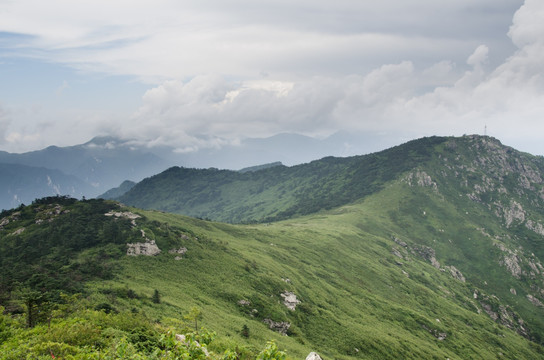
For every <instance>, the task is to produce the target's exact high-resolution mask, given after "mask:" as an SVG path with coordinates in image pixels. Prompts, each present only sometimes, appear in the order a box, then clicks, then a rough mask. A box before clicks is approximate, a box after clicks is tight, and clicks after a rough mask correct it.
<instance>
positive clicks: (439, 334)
mask: <svg viewBox="0 0 544 360" xmlns="http://www.w3.org/2000/svg"><path fill="white" fill-rule="evenodd" d="M421 327H422V328H424V329H425V330H427V331H428V332H429V333H431V335H433V336H434V337H435V338H437V339H438V340H439V341H443V340H445V339H446V337H448V334H447V333H445V332H443V331H439V330H437V329H431V328H430V327H428V326H426V325H421Z"/></svg>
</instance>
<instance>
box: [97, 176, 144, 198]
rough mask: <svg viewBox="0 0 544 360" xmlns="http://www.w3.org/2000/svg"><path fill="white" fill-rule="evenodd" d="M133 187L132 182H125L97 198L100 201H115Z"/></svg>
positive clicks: (133, 183)
mask: <svg viewBox="0 0 544 360" xmlns="http://www.w3.org/2000/svg"><path fill="white" fill-rule="evenodd" d="M134 185H136V183H135V182H134V181H130V180H125V181H123V182H122V183H121V185H119V186H118V187H116V188H113V189H110V190H108V191H106V192H105V193H103V194H102V195H99V196H97V197H98V198H101V199H115V198H118V197H120V196H122V195H124V194H125V193H126V192H127V191H129V190H130V189H132V188H133V187H134Z"/></svg>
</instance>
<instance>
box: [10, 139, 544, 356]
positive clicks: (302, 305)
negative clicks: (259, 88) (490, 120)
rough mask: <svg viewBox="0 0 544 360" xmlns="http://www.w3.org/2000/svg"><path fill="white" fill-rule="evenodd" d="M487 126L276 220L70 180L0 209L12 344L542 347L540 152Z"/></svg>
mask: <svg viewBox="0 0 544 360" xmlns="http://www.w3.org/2000/svg"><path fill="white" fill-rule="evenodd" d="M484 140H485V141H484ZM486 141H488V139H485V138H484V139H472V138H461V139H448V140H446V141H442V142H435V143H432V144H430V145H429V144H427V145H425V146H431V147H432V149H433V151H432V155H431V152H430V150H428V151H423V150H421V151H419V150H418V151H415V152H413V156H414V157H415V158H416V159H418V156H420V155H418V154H423V155H421V156H422V157H428V158H429V160H428V161H427V162H425V163H422V162H419V161H416V162H417V163H418V164H424V165H425V166H423V165H421V166H417V167H415V168H411V169H408V170H406V171H404V172H402V173H401V174H399V175H398V176H397V175H395V176H392V173H391V172H389V171H386V172H385V173H384V175H383V177H384V178H383V179H385V178H387V179H389V178H390V177H391V179H390V180H388V181H383V182H382V181H381V180H380V182H377V183H376V184H375V188H374V189H373V190H372V191H370V192H369V193H368V194H367V195H365V196H363V197H360V198H359V199H358V200H354V201H351V202H350V203H348V204H345V205H343V206H335V207H331V208H330V209H328V210H326V209H322V210H320V211H318V212H315V213H312V214H307V215H304V216H297V217H295V218H292V219H287V220H284V221H278V222H270V223H261V224H245V225H234V224H226V223H221V222H214V221H207V220H202V219H197V218H191V217H185V216H181V215H176V214H172V213H167V212H161V211H147V210H140V209H136V208H130V207H124V206H122V205H120V204H119V203H116V202H113V201H106V200H84V201H76V200H74V199H69V198H59V197H53V198H46V199H41V200H37V201H35V202H34V203H33V204H32V205H29V206H21V207H19V208H17V209H13V210H9V211H4V212H2V214H1V215H0V224H1V228H0V239H1V241H0V246H1V248H0V260H1V262H0V266H1V267H2V268H1V269H0V270H1V274H9V276H8V275H0V276H2V277H1V278H0V280H1V286H2V288H1V298H0V300H1V302H0V305H1V306H3V307H4V315H3V316H2V318H1V322H0V353H1V354H4V353H6V354H10V356H11V357H7V358H8V359H11V358H13V359H19V358H21V357H22V356H23V355H22V354H23V353H24V351H23V350H18V349H19V348H21V349H25V351H26V353H27V354H32V356H35V358H39V357H40V356H41V357H43V358H44V359H45V358H46V357H47V358H50V357H51V353H53V355H54V356H56V357H61V358H70V356H72V358H78V356H79V358H93V356H95V358H108V357H109V358H138V356H142V357H145V358H153V356H154V357H155V358H168V357H167V356H172V358H176V357H175V356H178V358H198V356H201V355H197V354H196V353H193V354H191V353H190V351H192V350H191V348H192V347H193V348H194V346H193V345H191V341H193V340H196V341H198V342H199V344H200V345H204V346H205V347H206V350H207V351H208V352H209V355H208V356H209V357H211V358H217V359H219V358H225V359H226V358H229V359H234V358H240V359H253V358H263V359H264V358H267V357H266V356H268V358H282V357H284V356H285V357H286V358H287V359H301V358H305V357H306V355H307V354H308V353H309V352H311V351H316V352H318V353H319V354H320V355H321V356H322V357H323V358H324V359H329V358H335V359H353V358H360V359H398V358H403V359H422V358H437V359H438V358H442V359H445V358H450V359H457V358H486V359H487V358H505V359H538V358H543V356H542V354H544V348H543V347H542V344H543V343H544V341H543V339H544V316H543V311H544V307H543V306H541V305H539V304H541V303H542V301H544V298H543V296H544V292H543V291H541V287H542V286H541V284H542V280H543V279H544V271H543V270H544V269H543V266H542V263H541V262H540V259H541V258H542V256H543V255H544V254H543V253H542V251H543V250H542V247H541V246H540V245H539V244H540V242H541V239H542V236H543V235H542V234H540V233H539V231H540V230H539V229H540V228H539V227H538V224H542V223H544V219H543V217H542V215H541V214H542V212H541V209H542V201H544V200H541V199H540V197H538V195H537V196H536V197H535V196H534V194H538V193H539V192H541V191H542V183H541V182H540V183H539V182H538V181H537V180H538V178H539V176H540V175H539V174H541V170H542V169H540V168H539V167H538V166H539V165H538V164H540V161H541V160H538V159H534V158H531V157H529V158H528V161H525V160H524V158H523V156H526V155H519V156H518V154H517V153H515V152H510V153H508V151H510V150H508V149H505V148H503V147H498V148H497V149H498V150H493V151H492V147H494V146H497V145H496V144H495V143H493V142H492V143H489V144H488V143H486ZM465 142H466V144H469V145H470V146H479V148H478V150H477V151H475V150H471V149H468V150H467V148H466V146H467V145H466V144H465ZM486 144H487V145H486ZM411 146H416V145H415V144H412V145H411ZM421 146H423V145H421ZM416 148H417V146H416ZM400 150H401V149H399V150H398V152H399V155H398V156H401V155H400V153H402V151H400ZM496 151H498V154H499V155H496ZM475 152H476V153H477V154H478V156H477V157H475V156H474V153H475ZM514 155H515V156H516V158H515V159H518V160H512V161H510V160H511V157H510V156H514ZM469 156H471V157H469ZM503 156H504V157H503ZM467 159H470V161H469V160H467ZM501 159H502V160H501ZM495 160H497V161H499V162H501V163H502V165H501V166H502V169H503V170H504V172H503V173H496V174H495V175H493V171H495V170H497V169H499V167H496V166H494V165H493V166H491V165H492V164H493V161H495ZM332 163H333V162H332V160H331V166H334V164H332ZM482 163H483V164H485V165H481V164H482ZM444 164H447V166H444ZM476 164H480V165H478V166H476ZM520 164H522V165H520ZM272 169H274V168H271V169H265V170H261V171H271V170H272ZM513 169H520V170H516V171H514V170H513ZM210 171H215V170H210ZM361 171H362V170H361ZM383 171H384V170H379V169H376V170H375V173H380V172H383ZM258 172H260V171H258ZM526 180H527V181H528V182H527V181H526ZM523 184H524V185H523ZM522 185H523V186H522ZM501 186H502V188H501ZM316 191H318V189H317V190H316ZM360 191H365V190H364V189H363V190H360ZM106 214H108V216H106ZM128 243H131V244H154V246H155V245H156V246H157V247H158V248H159V249H160V250H161V251H160V253H158V254H157V253H156V252H154V254H155V255H154V256H146V255H139V256H129V255H127V249H128V248H127V245H126V244H128ZM33 274H44V275H43V276H38V277H36V278H35V279H33ZM288 300H289V301H288ZM205 329H211V330H213V331H208V330H205ZM133 332H136V334H135V333H133ZM176 334H180V335H181V334H185V336H186V337H185V340H184V341H179V340H175V335H176ZM212 335H213V336H212ZM199 336H200V338H199ZM211 338H213V341H212V340H211ZM176 341H177V342H176ZM269 341H272V342H269ZM265 344H267V345H265ZM195 346H196V345H195ZM174 348H175V349H174ZM279 349H281V351H280V350H279ZM50 350H51V351H50ZM193 350H194V349H193ZM18 351H19V352H18ZM55 351H56V353H55ZM62 351H65V352H62ZM120 351H121V353H120ZM168 351H170V353H168ZM176 351H178V352H180V353H179V354H178V355H173V354H175V352H176ZM194 351H197V350H194ZM198 351H200V350H198ZM284 352H285V353H284ZM199 354H200V353H199ZM266 354H268V355H266ZM123 356H124V357H123ZM161 356H162V357H161ZM204 356H206V355H204Z"/></svg>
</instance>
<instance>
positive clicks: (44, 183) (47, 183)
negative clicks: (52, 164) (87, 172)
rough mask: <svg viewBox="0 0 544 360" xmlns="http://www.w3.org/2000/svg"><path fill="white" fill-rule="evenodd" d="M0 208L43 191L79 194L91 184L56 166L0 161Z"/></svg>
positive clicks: (23, 201) (23, 200)
mask: <svg viewBox="0 0 544 360" xmlns="http://www.w3.org/2000/svg"><path fill="white" fill-rule="evenodd" d="M0 188H1V189H2V192H0V209H11V208H14V207H17V206H19V205H21V204H22V203H24V204H30V203H31V202H32V201H33V200H34V199H36V198H40V197H43V196H46V195H50V196H51V195H59V194H65V195H70V196H73V197H77V198H80V197H82V196H85V194H87V193H88V192H90V191H92V187H91V186H90V185H89V184H87V183H85V182H84V181H81V180H80V179H78V178H77V177H75V176H71V175H66V174H64V173H63V172H61V171H59V170H52V169H46V168H43V167H32V166H25V165H19V164H2V163H0Z"/></svg>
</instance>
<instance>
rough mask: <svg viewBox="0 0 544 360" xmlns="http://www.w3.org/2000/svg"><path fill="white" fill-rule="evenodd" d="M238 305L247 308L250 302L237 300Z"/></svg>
mask: <svg viewBox="0 0 544 360" xmlns="http://www.w3.org/2000/svg"><path fill="white" fill-rule="evenodd" d="M238 305H241V306H249V305H251V302H250V301H249V300H244V299H242V300H238Z"/></svg>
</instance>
